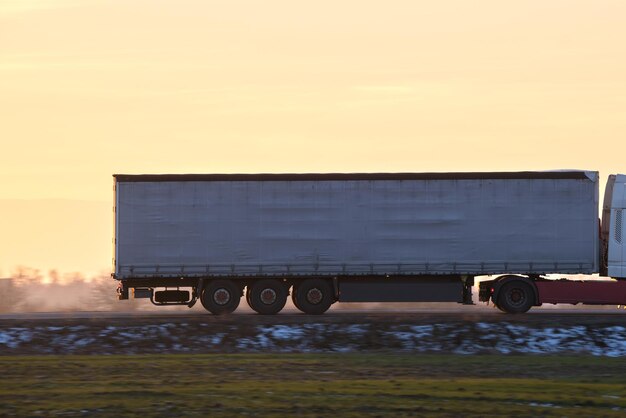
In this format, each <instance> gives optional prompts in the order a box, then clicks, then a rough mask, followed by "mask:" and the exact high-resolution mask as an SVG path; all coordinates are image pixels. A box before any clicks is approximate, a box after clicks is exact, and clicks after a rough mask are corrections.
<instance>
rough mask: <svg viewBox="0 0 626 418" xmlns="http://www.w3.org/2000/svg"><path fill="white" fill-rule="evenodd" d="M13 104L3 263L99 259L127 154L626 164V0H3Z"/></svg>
mask: <svg viewBox="0 0 626 418" xmlns="http://www.w3.org/2000/svg"><path fill="white" fill-rule="evenodd" d="M0 114H1V115H2V118H1V119H0V121H1V123H0V140H1V141H2V152H1V153H0V179H1V180H0V182H1V183H0V184H1V187H0V201H2V202H4V204H3V205H2V206H1V207H0V232H1V233H2V234H3V238H2V239H1V240H0V269H1V272H2V273H4V274H5V275H6V274H7V273H8V272H10V271H11V269H12V268H13V267H14V266H15V265H17V264H26V265H31V266H36V267H38V268H41V269H43V270H46V269H49V268H55V267H56V268H58V269H61V270H64V271H67V270H80V271H88V272H93V271H98V270H100V269H107V268H108V267H109V263H110V258H111V254H110V239H111V237H110V235H111V227H110V226H111V219H110V203H111V174H112V173H114V172H125V173H162V172H172V173H174V172H176V173H182V172H202V173H210V172H327V171H342V172H349V171H478V170H486V171H492V170H535V169H554V168H585V169H593V170H600V171H601V175H602V176H603V178H606V175H608V174H610V173H613V172H626V166H625V164H624V151H625V148H626V147H625V144H626V143H625V138H626V2H623V1H617V0H615V1H602V0H597V1H576V0H562V1H554V0H553V1H551V0H537V1H533V0H527V1H520V2H511V1H501V0H498V1H496V0H493V1H486V0H477V1H437V2H433V1H423V2H420V1H415V0H412V1H393V0H391V1H385V2H382V1H363V0H361V1H356V0H345V1H323V0H322V1H316V2H296V1H287V0H285V1H273V0H266V1H233V0H228V1H200V0H198V1H176V2H172V1H156V0H144V1H129V0H117V1H115V0H111V1H97V0H56V1H55V0H37V1H35V0H30V1H29V0H3V1H2V2H0ZM33 199H37V200H33ZM59 199H62V200H59ZM75 210H80V211H83V213H82V215H81V216H82V218H81V217H80V216H77V215H76V214H74V213H72V212H73V211H75ZM78 218H80V219H78ZM59 237H61V239H59ZM35 243H36V245H35ZM59 243H61V244H59ZM2 273H0V274H2Z"/></svg>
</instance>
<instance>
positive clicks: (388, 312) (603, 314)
mask: <svg viewBox="0 0 626 418" xmlns="http://www.w3.org/2000/svg"><path fill="white" fill-rule="evenodd" d="M22 321H27V322H31V323H32V322H42V323H43V322H50V321H52V322H64V321H69V322H72V323H80V322H83V321H85V322H94V321H95V322H99V321H104V322H116V323H119V322H124V323H126V322H131V323H135V322H136V323H148V322H149V323H160V322H167V321H174V322H179V321H187V322H189V321H191V322H196V321H197V322H204V321H211V322H213V321H218V322H232V323H233V324H245V323H250V322H253V323H258V324H280V323H311V322H318V323H319V322H323V323H343V324H346V323H370V322H405V323H406V322H410V323H428V322H433V321H437V322H456V321H471V322H474V321H475V322H481V321H486V322H522V323H529V322H530V323H534V322H540V323H545V322H553V323H568V324H572V323H583V324H589V323H596V322H602V323H616V324H626V310H624V309H618V308H617V307H610V308H609V307H604V308H596V307H570V306H563V307H554V306H546V307H535V308H533V309H531V310H530V311H529V312H527V313H525V314H521V315H510V314H504V313H502V312H500V311H498V310H497V309H494V308H493V307H491V306H486V305H483V304H480V305H475V306H462V305H454V304H451V305H450V306H449V307H447V306H445V307H442V306H440V305H438V306H436V307H432V308H425V307H422V306H420V307H419V308H415V307H402V306H400V307H399V306H393V307H387V308H385V307H380V306H374V307H368V308H363V307H350V305H347V306H346V305H343V306H342V307H339V306H338V307H332V308H331V309H330V310H329V311H328V312H326V313H325V314H324V315H319V316H317V315H305V314H303V313H300V312H299V311H297V310H296V309H292V308H286V309H284V310H283V311H282V312H281V313H279V314H278V315H258V314H256V313H255V312H253V311H251V310H250V309H249V308H247V307H244V306H242V307H241V308H240V309H239V310H237V311H236V312H235V313H233V314H230V315H225V316H214V315H211V314H210V313H208V312H206V311H205V310H204V309H202V307H200V306H195V307H194V308H192V309H188V308H186V307H182V308H181V307H176V308H171V307H165V308H155V309H153V310H136V311H131V312H122V311H105V312H98V311H74V312H27V313H4V314H0V327H1V326H3V325H11V324H14V323H17V322H22Z"/></svg>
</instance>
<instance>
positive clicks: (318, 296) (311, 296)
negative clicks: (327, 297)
mask: <svg viewBox="0 0 626 418" xmlns="http://www.w3.org/2000/svg"><path fill="white" fill-rule="evenodd" d="M323 298H324V295H323V294H322V291H321V290H319V289H318V288H317V287H314V288H313V289H310V290H309V291H308V292H306V300H307V301H308V302H309V303H310V304H312V305H317V304H318V303H320V302H321V301H322V299H323Z"/></svg>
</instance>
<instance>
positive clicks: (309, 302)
mask: <svg viewBox="0 0 626 418" xmlns="http://www.w3.org/2000/svg"><path fill="white" fill-rule="evenodd" d="M334 301H335V296H334V294H333V289H332V287H331V285H330V283H328V281H327V280H322V279H308V280H304V281H303V282H302V283H300V284H299V285H298V287H297V290H296V291H294V305H296V308H298V309H300V310H301V311H302V312H304V313H306V314H309V315H320V314H323V313H324V312H326V311H327V310H328V308H330V305H332V304H333V302H334Z"/></svg>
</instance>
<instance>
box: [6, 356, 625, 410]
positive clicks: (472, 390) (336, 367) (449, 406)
mask: <svg viewBox="0 0 626 418" xmlns="http://www.w3.org/2000/svg"><path fill="white" fill-rule="evenodd" d="M0 373H1V376H2V378H1V379H0V416H11V415H15V416H102V417H120V416H137V415H140V416H142V417H170V416H171V417H175V416H209V415H210V416H216V417H219V416H236V415H246V414H247V415H265V416H284V417H291V416H303V417H304V416H306V417H308V416H320V417H326V416H332V415H335V416H353V417H361V416H383V415H388V416H437V417H463V416H465V417H474V416H475V417H479V416H520V417H521V416H527V417H536V416H546V417H551V416H554V417H563V416H567V417H591V416H593V417H602V416H606V417H618V416H619V417H621V416H624V415H625V414H626V385H625V383H626V378H625V376H626V360H623V359H615V358H599V357H575V356H558V357H557V356H491V355H489V356H457V355H441V356H434V355H414V354H401V355H395V354H326V355H324V354H322V355H320V354H315V355H308V354H233V355H162V356H156V355H145V356H143V355H136V356H36V357H0ZM549 405H551V406H549Z"/></svg>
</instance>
